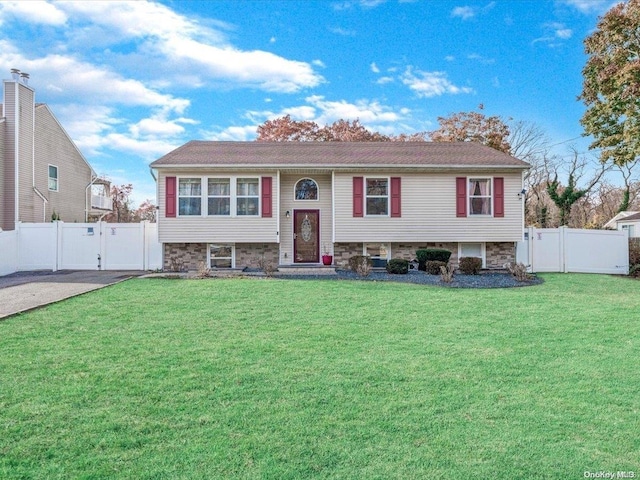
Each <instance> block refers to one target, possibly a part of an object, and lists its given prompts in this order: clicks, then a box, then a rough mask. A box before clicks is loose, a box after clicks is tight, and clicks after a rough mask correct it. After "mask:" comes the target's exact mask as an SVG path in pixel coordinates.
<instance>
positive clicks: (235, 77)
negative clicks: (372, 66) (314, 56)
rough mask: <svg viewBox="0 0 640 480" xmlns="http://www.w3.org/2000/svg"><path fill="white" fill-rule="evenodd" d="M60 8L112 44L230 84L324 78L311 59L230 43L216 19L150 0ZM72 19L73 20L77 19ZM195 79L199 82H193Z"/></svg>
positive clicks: (305, 83)
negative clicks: (200, 18) (206, 20)
mask: <svg viewBox="0 0 640 480" xmlns="http://www.w3.org/2000/svg"><path fill="white" fill-rule="evenodd" d="M61 7H62V8H64V9H65V11H66V12H67V13H68V14H69V15H70V16H71V15H74V16H75V17H78V18H86V19H89V20H90V21H91V22H92V23H93V24H94V25H98V26H101V27H103V28H105V29H107V32H108V35H111V34H114V35H113V37H114V39H113V42H114V43H115V42H118V41H122V40H125V39H126V40H135V41H138V42H140V43H141V46H140V47H139V51H143V52H145V56H147V57H149V56H155V57H158V61H159V62H160V63H161V65H159V66H158V67H157V68H162V65H164V64H166V65H167V68H177V67H179V68H180V70H183V71H189V70H196V71H197V72H198V73H197V74H196V77H199V76H203V77H204V78H212V79H218V80H222V81H227V82H229V85H230V86H233V87H239V86H240V87H243V86H250V87H258V88H262V89H264V90H267V91H278V92H285V93H290V92H295V91H298V90H300V89H302V88H306V87H313V86H316V85H318V84H320V83H321V82H322V81H323V78H322V77H321V76H320V75H318V74H317V73H315V72H314V71H313V68H312V66H311V65H310V64H309V63H306V62H301V61H295V60H289V59H286V58H283V57H281V56H278V55H275V54H273V53H270V52H266V51H262V50H253V51H244V50H240V49H238V48H235V47H233V45H231V44H229V43H228V41H227V39H226V34H225V32H224V31H223V30H225V29H230V28H231V27H230V26H228V25H226V24H224V23H222V22H218V23H217V26H218V27H219V28H218V29H217V30H216V29H213V28H207V27H204V26H202V25H201V24H200V23H198V22H197V21H195V20H190V19H188V18H187V17H184V16H182V15H179V14H177V13H176V12H174V11H173V10H171V9H169V8H168V7H166V6H164V5H162V4H159V3H154V2H68V3H63V4H61ZM75 17H74V18H75ZM196 83H197V82H196Z"/></svg>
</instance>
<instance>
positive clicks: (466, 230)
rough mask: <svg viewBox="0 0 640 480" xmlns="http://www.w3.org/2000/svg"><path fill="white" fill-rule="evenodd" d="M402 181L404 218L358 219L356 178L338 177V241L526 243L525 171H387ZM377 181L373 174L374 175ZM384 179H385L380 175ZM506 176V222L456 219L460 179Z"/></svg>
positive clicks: (336, 194)
mask: <svg viewBox="0 0 640 480" xmlns="http://www.w3.org/2000/svg"><path fill="white" fill-rule="evenodd" d="M384 173H385V175H388V176H389V177H391V176H399V177H401V182H402V196H401V203H402V216H401V217H393V218H390V217H368V216H365V217H359V218H356V217H353V207H352V205H353V177H354V176H362V173H353V172H351V173H342V172H340V173H336V175H335V187H334V189H335V215H336V218H335V230H336V231H335V238H336V242H515V241H520V240H521V239H522V234H523V233H522V231H523V213H522V208H523V204H522V200H520V199H518V192H520V191H521V190H522V174H521V171H520V170H518V171H499V170H496V171H486V172H482V174H481V175H473V174H468V173H467V172H452V173H446V172H439V173H427V172H425V173H410V174H398V172H394V171H389V172H384ZM371 176H372V177H373V175H371ZM380 176H383V175H380ZM460 176H465V177H469V178H493V177H497V176H500V177H504V212H505V214H504V218H494V217H492V216H485V215H476V216H468V217H465V218H458V217H456V177H460Z"/></svg>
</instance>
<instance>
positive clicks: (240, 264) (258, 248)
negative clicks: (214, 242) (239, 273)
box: [163, 243, 279, 271]
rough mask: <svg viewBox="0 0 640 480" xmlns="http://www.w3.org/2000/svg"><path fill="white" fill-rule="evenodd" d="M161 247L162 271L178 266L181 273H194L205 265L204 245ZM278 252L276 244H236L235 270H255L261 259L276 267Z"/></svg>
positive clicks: (170, 244)
mask: <svg viewBox="0 0 640 480" xmlns="http://www.w3.org/2000/svg"><path fill="white" fill-rule="evenodd" d="M163 246H164V270H167V271H171V270H172V269H174V268H173V267H175V266H180V267H181V268H182V270H183V271H195V270H198V267H199V266H200V263H201V262H204V264H205V266H206V265H207V262H208V259H207V244H206V243H165V244H164V245H163ZM278 252H279V248H278V244H277V243H255V244H254V243H237V244H236V268H244V267H254V268H257V267H259V266H260V265H259V264H260V263H261V262H260V261H261V260H262V259H264V261H265V262H268V263H271V264H272V265H273V266H274V267H277V266H278Z"/></svg>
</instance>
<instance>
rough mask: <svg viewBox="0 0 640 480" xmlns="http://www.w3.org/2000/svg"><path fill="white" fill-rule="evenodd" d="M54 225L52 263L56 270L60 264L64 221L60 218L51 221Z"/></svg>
mask: <svg viewBox="0 0 640 480" xmlns="http://www.w3.org/2000/svg"><path fill="white" fill-rule="evenodd" d="M53 223H54V225H55V227H54V230H55V237H56V261H55V265H54V269H53V271H54V272H57V271H58V270H59V269H60V267H61V266H62V242H63V241H64V222H63V221H62V220H57V221H55V222H53Z"/></svg>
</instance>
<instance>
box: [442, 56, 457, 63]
mask: <svg viewBox="0 0 640 480" xmlns="http://www.w3.org/2000/svg"><path fill="white" fill-rule="evenodd" d="M444 59H445V60H446V61H447V62H453V61H455V59H456V57H454V56H453V55H447V56H446V57H444Z"/></svg>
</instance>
